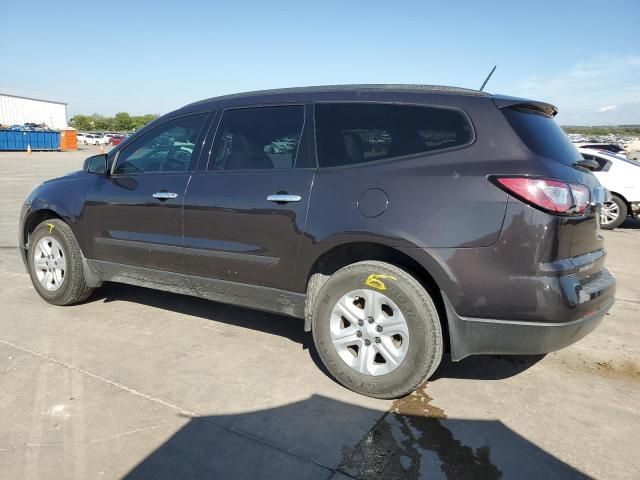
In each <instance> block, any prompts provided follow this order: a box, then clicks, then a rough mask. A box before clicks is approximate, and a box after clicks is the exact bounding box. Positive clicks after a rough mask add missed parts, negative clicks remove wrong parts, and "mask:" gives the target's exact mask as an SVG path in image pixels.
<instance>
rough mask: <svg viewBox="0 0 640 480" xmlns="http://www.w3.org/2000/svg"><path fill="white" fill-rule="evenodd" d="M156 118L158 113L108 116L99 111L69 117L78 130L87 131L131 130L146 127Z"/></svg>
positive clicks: (70, 123)
mask: <svg viewBox="0 0 640 480" xmlns="http://www.w3.org/2000/svg"><path fill="white" fill-rule="evenodd" d="M156 118H158V115H156V114H153V113H147V114H146V115H134V116H131V115H129V113H127V112H118V113H116V115H115V116H114V117H107V116H104V115H100V114H98V113H94V114H93V115H80V114H78V115H74V116H73V117H71V118H70V119H69V125H71V126H72V127H73V128H75V129H76V130H80V131H86V132H95V131H107V132H110V131H117V132H130V131H133V130H137V129H139V128H142V127H144V126H145V125H146V124H147V123H149V122H151V121H153V120H155V119H156Z"/></svg>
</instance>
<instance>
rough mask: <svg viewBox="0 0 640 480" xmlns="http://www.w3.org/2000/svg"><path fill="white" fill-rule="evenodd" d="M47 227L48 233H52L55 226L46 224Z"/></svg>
mask: <svg viewBox="0 0 640 480" xmlns="http://www.w3.org/2000/svg"><path fill="white" fill-rule="evenodd" d="M47 227H49V233H51V232H53V227H55V225H54V224H53V223H47Z"/></svg>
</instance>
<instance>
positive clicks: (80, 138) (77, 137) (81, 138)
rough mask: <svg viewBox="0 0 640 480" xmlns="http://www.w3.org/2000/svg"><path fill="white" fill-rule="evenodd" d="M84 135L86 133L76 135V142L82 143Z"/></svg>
mask: <svg viewBox="0 0 640 480" xmlns="http://www.w3.org/2000/svg"><path fill="white" fill-rule="evenodd" d="M85 135H86V133H84V132H78V133H77V134H76V140H77V141H78V143H84V137H85Z"/></svg>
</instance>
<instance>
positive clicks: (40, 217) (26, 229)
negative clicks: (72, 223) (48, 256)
mask: <svg viewBox="0 0 640 480" xmlns="http://www.w3.org/2000/svg"><path fill="white" fill-rule="evenodd" d="M52 218H56V219H58V220H61V221H63V222H64V223H66V224H69V222H67V221H66V220H65V219H64V216H62V215H60V214H59V213H58V212H56V211H54V210H52V209H50V208H42V209H40V210H33V211H31V213H29V215H28V216H27V217H26V218H25V220H24V224H23V228H22V232H21V235H22V238H21V240H22V242H23V243H22V244H23V245H24V246H25V248H26V247H28V246H29V239H30V238H31V234H32V233H33V231H34V230H35V229H36V227H37V226H38V225H40V224H41V223H42V222H44V221H46V220H50V219H52Z"/></svg>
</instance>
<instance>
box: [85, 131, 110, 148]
mask: <svg viewBox="0 0 640 480" xmlns="http://www.w3.org/2000/svg"><path fill="white" fill-rule="evenodd" d="M82 143H84V144H85V145H106V144H107V142H106V141H105V140H104V137H103V136H102V135H96V134H95V133H85V135H84V140H83V142H82Z"/></svg>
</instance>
